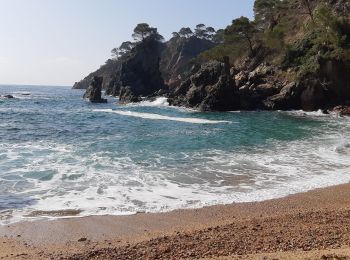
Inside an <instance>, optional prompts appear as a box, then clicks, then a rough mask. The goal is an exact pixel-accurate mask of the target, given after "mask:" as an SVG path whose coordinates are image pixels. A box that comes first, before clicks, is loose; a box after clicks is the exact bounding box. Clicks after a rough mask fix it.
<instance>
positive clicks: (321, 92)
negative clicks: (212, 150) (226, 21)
mask: <svg viewBox="0 0 350 260" xmlns="http://www.w3.org/2000/svg"><path fill="white" fill-rule="evenodd" d="M305 3H310V8H312V10H311V11H312V12H311V13H307V12H306V13H305V12H304V11H305ZM280 4H282V5H284V6H283V8H280V9H278V11H277V13H273V15H274V16H271V12H273V10H274V9H271V8H268V9H266V10H265V11H264V12H267V13H265V17H269V18H271V17H273V18H274V21H273V23H270V26H269V27H267V28H263V27H259V26H258V25H257V23H251V22H250V21H249V20H248V24H246V25H245V26H243V27H240V28H237V27H236V28H235V27H234V26H235V25H234V24H232V25H230V26H229V27H228V29H227V30H225V33H228V35H225V37H224V39H223V40H222V41H223V43H221V44H215V43H213V42H211V41H209V40H206V39H200V38H197V37H194V36H192V37H189V38H185V37H174V38H172V39H171V40H170V41H168V42H167V43H165V44H163V43H160V42H158V41H152V40H150V39H146V40H144V41H142V42H141V43H139V44H137V45H136V47H134V48H133V49H132V50H131V51H130V52H129V53H128V54H126V55H124V56H123V57H121V58H120V59H119V60H118V61H110V62H108V63H107V64H106V65H104V66H102V67H101V68H100V69H99V70H98V71H96V72H95V73H92V74H90V75H89V76H88V77H87V78H86V79H84V80H83V81H82V82H80V83H77V84H76V85H75V87H82V88H84V87H86V86H87V85H88V84H89V81H91V79H92V78H93V76H95V75H101V76H103V77H104V83H103V88H104V89H105V90H106V92H107V93H108V94H110V95H114V96H120V100H121V101H122V102H138V101H140V100H141V96H157V95H162V94H163V95H166V96H167V97H169V103H170V104H172V105H177V106H187V107H192V108H196V109H199V110H202V111H211V110H219V111H226V110H234V109H239V110H256V109H264V110H276V109H279V110H289V109H304V110H318V109H324V110H327V109H331V108H333V107H335V106H339V105H341V106H349V105H350V36H349V35H350V17H349V12H350V3H349V1H348V0H326V1H320V0H311V1H309V2H305V1H296V0H295V1H294V0H285V1H282V2H280ZM291 10H294V11H295V12H292V11H291ZM296 13H297V14H296ZM237 20H239V19H237ZM240 21H241V22H242V21H243V22H244V21H246V20H242V19H241V20H240ZM232 26H233V27H232ZM246 28H249V31H248V32H246V33H248V34H249V37H250V38H249V43H250V47H251V48H249V50H248V48H247V45H248V42H247V40H246V39H244V38H243V37H242V35H244V33H242V32H241V33H239V32H237V30H245V29H246ZM232 31H233V33H232ZM230 33H231V34H230ZM237 37H238V38H239V37H240V39H239V40H237ZM226 39H228V42H225V41H226ZM232 39H234V40H232ZM237 50H239V51H237ZM241 50H242V51H241ZM198 55H200V59H196V58H197V57H198ZM227 56H229V57H234V58H232V59H231V60H232V62H233V63H232V64H230V63H229V61H228V59H227V58H224V57H227ZM206 57H208V59H209V60H207V62H204V60H205V59H206ZM223 58H224V62H222V61H223Z"/></svg>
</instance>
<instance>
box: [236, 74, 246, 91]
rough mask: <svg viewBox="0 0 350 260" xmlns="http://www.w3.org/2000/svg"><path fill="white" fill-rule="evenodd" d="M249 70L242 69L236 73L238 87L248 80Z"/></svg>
mask: <svg viewBox="0 0 350 260" xmlns="http://www.w3.org/2000/svg"><path fill="white" fill-rule="evenodd" d="M248 74H249V73H248V72H246V71H241V72H239V73H237V74H236V75H235V83H236V86H237V87H239V88H240V87H242V86H243V85H244V84H245V83H246V82H247V81H248Z"/></svg>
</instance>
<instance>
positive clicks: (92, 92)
mask: <svg viewBox="0 0 350 260" xmlns="http://www.w3.org/2000/svg"><path fill="white" fill-rule="evenodd" d="M102 82H103V78H102V77H98V76H94V78H93V80H92V81H91V83H90V86H89V87H88V89H87V90H86V92H85V94H84V99H88V100H89V101H90V102H92V103H107V99H103V98H101V92H102Z"/></svg>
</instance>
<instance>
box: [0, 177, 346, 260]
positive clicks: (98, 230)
mask: <svg viewBox="0 0 350 260" xmlns="http://www.w3.org/2000/svg"><path fill="white" fill-rule="evenodd" d="M289 224H293V225H291V226H290V225H289ZM335 224H336V225H335ZM347 224H349V226H350V184H342V185H338V186H333V187H328V188H321V189H316V190H313V191H309V192H306V193H298V194H295V195H290V196H288V197H284V198H281V199H273V200H267V201H262V202H249V203H235V204H229V205H218V206H210V207H205V208H201V209H186V210H175V211H171V212H167V213H141V214H135V215H128V216H89V217H80V218H64V219H56V220H38V221H30V222H19V223H15V224H12V225H8V226H0V249H1V250H0V259H2V258H5V259H12V258H13V257H16V258H17V259H21V258H22V259H45V258H49V257H54V258H60V257H66V258H72V257H73V259H74V257H78V258H79V259H89V258H94V257H97V256H100V257H102V258H107V259H108V258H109V257H115V258H117V259H118V257H121V258H123V256H124V257H126V256H131V257H132V258H133V259H138V258H139V259H142V258H151V259H152V258H155V254H158V256H164V257H165V258H166V257H170V258H171V257H173V258H184V257H185V258H187V257H188V258H196V257H198V256H199V257H202V258H203V257H209V258H215V257H226V256H231V257H233V256H234V255H250V256H249V257H252V259H254V257H255V256H254V255H255V254H258V255H260V254H265V253H268V254H270V255H271V253H272V256H271V257H275V256H274V254H275V255H276V254H277V252H279V253H278V254H282V253H280V251H282V252H283V251H286V252H287V253H283V254H287V255H288V254H291V256H292V255H293V254H296V253H297V254H298V255H299V257H300V254H301V255H305V256H306V255H308V254H310V253H312V252H313V251H315V250H316V251H315V252H314V254H316V255H317V254H318V253H321V252H323V251H319V250H328V249H332V250H334V249H337V250H338V249H342V250H343V251H342V252H343V253H342V254H344V252H345V254H346V255H349V256H350V250H349V251H347V249H348V248H350V232H349V230H346V229H347ZM265 225H267V226H266V228H265V227H264V226H265ZM285 225H287V226H288V227H286V226H285ZM306 227H307V229H304V228H306ZM345 227H346V228H345ZM298 230H299V231H298ZM280 232H282V233H281V234H280ZM286 232H287V233H286ZM238 234H240V235H238ZM276 234H280V235H279V238H278V239H277V240H276ZM310 236H311V238H310ZM243 237H244V240H242V239H243ZM259 239H261V241H258V240H259ZM230 240H231V241H230ZM290 241H294V242H293V243H292V244H290ZM315 241H316V242H315ZM197 242H198V243H197ZM199 242H200V243H199ZM220 243H223V245H224V246H223V245H222V246H220ZM225 243H228V244H225ZM170 244H171V245H176V247H174V248H173V247H169V245H170ZM213 245H214V246H213ZM233 245H234V246H233ZM242 246H243V247H242ZM344 247H345V249H344ZM164 248H167V250H165V251H164ZM116 249H118V250H116ZM192 249H193V250H194V249H195V252H194V251H193V250H192ZM204 249H205V250H206V252H203V250H204ZM152 250H153V251H152ZM205 250H204V251H205ZM344 250H345V251H344ZM187 251H188V252H189V253H190V255H183V254H184V252H187ZM192 251H193V252H192ZM297 251H298V252H297ZM304 251H305V252H304ZM346 252H348V253H346ZM11 254H12V255H11ZM191 254H193V255H191ZM252 254H253V255H252ZM258 255H256V256H258ZM287 255H284V256H283V258H285V257H287ZM246 257H248V256H246ZM267 257H269V256H267ZM299 257H298V258H299ZM315 259H317V258H315Z"/></svg>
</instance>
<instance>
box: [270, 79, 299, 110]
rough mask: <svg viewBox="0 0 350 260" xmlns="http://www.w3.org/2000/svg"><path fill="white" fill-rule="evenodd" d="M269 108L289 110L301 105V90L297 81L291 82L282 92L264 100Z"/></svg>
mask: <svg viewBox="0 0 350 260" xmlns="http://www.w3.org/2000/svg"><path fill="white" fill-rule="evenodd" d="M264 105H265V107H266V108H267V109H271V110H289V109H296V108H299V107H300V90H299V89H298V86H297V84H296V83H295V82H292V83H289V84H287V85H286V86H284V87H283V88H282V90H281V91H280V93H278V94H276V95H274V96H271V97H268V98H267V99H266V100H265V101H264Z"/></svg>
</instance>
